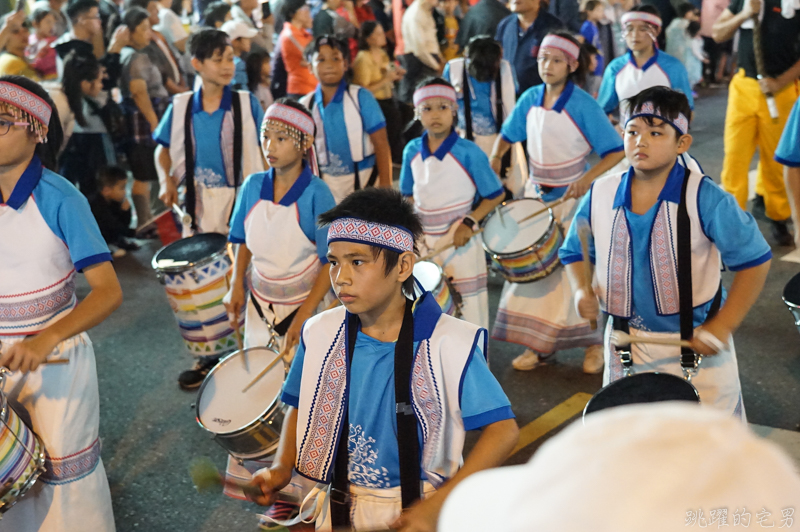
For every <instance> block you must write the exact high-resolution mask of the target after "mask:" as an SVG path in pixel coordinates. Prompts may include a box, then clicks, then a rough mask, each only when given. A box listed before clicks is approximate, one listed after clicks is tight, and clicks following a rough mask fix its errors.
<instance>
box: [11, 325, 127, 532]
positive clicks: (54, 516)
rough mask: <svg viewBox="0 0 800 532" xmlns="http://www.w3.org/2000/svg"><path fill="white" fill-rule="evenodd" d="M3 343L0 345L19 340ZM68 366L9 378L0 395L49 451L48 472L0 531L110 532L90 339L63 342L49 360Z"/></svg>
mask: <svg viewBox="0 0 800 532" xmlns="http://www.w3.org/2000/svg"><path fill="white" fill-rule="evenodd" d="M22 340H23V338H22V337H12V338H3V340H2V341H3V346H4V347H7V346H9V345H11V344H14V343H17V342H20V341H22ZM49 358H51V359H55V358H61V359H69V364H64V365H42V366H39V368H38V369H37V370H36V371H33V372H31V373H27V374H22V373H20V372H14V373H13V374H11V375H10V376H7V377H6V379H5V383H4V386H3V392H4V394H5V395H6V397H7V398H8V399H9V400H10V401H15V402H17V403H18V404H19V405H20V406H21V407H22V409H24V412H23V411H22V409H19V410H18V411H19V413H20V414H21V416H23V417H24V416H25V413H26V412H27V415H28V416H29V418H30V427H31V428H32V429H33V431H34V432H36V434H38V435H39V437H41V438H42V441H43V442H44V445H45V447H46V449H47V457H48V463H47V465H48V470H47V472H46V473H45V474H44V475H42V477H40V478H39V480H38V481H37V482H36V484H35V485H34V487H33V488H32V489H31V490H30V491H29V492H28V493H27V494H26V495H25V496H24V497H22V499H20V501H19V502H17V504H16V505H15V506H14V507H13V508H11V509H10V510H9V511H8V512H6V513H5V514H4V515H3V518H2V520H0V532H37V531H38V532H88V531H91V532H113V531H114V530H115V527H114V515H113V512H112V509H111V492H110V490H109V487H108V479H107V478H106V472H105V469H104V468H103V462H102V461H101V460H100V455H99V453H100V441H99V438H98V431H99V422H100V402H99V393H98V389H97V369H96V367H95V357H94V350H93V349H92V343H91V341H90V340H89V336H88V335H87V334H86V333H81V334H79V335H77V336H74V337H72V338H70V339H68V340H65V341H63V342H61V343H60V344H59V345H58V347H57V348H56V349H55V350H54V351H53V354H52V355H51V356H50V357H49Z"/></svg>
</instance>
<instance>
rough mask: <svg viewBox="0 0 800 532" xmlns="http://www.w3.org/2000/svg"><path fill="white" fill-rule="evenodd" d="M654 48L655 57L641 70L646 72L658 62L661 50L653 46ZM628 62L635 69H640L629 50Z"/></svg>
mask: <svg viewBox="0 0 800 532" xmlns="http://www.w3.org/2000/svg"><path fill="white" fill-rule="evenodd" d="M653 48H654V49H653V52H654V53H653V57H651V58H650V59H648V60H647V62H646V63H645V64H644V65H642V68H641V69H640V70H642V71H645V70H647V69H648V68H650V67H651V66H653V65H655V64H656V62H657V61H658V54H659V50H658V48H657V47H656V46H655V45H653ZM628 62H629V63H630V64H632V65H633V66H634V67H636V68H639V65H637V64H636V59H634V58H633V52H631V51H630V50H628Z"/></svg>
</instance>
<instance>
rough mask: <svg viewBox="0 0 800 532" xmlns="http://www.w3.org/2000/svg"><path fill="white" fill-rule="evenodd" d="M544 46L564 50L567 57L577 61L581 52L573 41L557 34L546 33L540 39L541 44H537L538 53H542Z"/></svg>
mask: <svg viewBox="0 0 800 532" xmlns="http://www.w3.org/2000/svg"><path fill="white" fill-rule="evenodd" d="M545 48H555V49H556V50H561V51H562V52H564V53H565V54H566V55H567V57H568V58H570V59H572V60H573V61H577V60H578V57H579V56H580V53H581V48H580V46H578V45H577V44H575V43H574V42H572V41H570V40H569V39H565V38H564V37H559V36H558V35H547V36H545V38H544V39H542V44H541V45H540V46H539V55H541V54H542V52H543V51H544V49H545Z"/></svg>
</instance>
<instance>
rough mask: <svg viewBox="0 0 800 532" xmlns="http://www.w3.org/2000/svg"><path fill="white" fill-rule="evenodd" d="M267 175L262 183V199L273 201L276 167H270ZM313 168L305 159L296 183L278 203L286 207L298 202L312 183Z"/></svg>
mask: <svg viewBox="0 0 800 532" xmlns="http://www.w3.org/2000/svg"><path fill="white" fill-rule="evenodd" d="M266 174H267V175H266V177H265V178H264V182H263V183H262V184H261V199H263V200H266V201H272V202H273V203H274V201H273V199H274V197H275V188H274V183H275V169H274V168H270V169H269V170H267V171H266ZM311 177H312V176H311V169H310V168H309V167H308V164H307V163H306V162H305V161H303V170H302V171H301V172H300V175H299V176H297V179H296V180H295V182H294V184H293V185H292V186H291V187H289V191H288V192H287V193H286V194H284V196H283V197H282V198H281V200H280V201H279V202H278V205H282V206H284V207H288V206H289V205H291V204H293V203H296V202H297V200H298V199H300V196H302V195H303V192H305V190H306V188H308V185H309V184H310V183H311Z"/></svg>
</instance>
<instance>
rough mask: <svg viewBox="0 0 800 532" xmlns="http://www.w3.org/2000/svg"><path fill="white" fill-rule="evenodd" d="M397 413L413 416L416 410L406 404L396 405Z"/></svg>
mask: <svg viewBox="0 0 800 532" xmlns="http://www.w3.org/2000/svg"><path fill="white" fill-rule="evenodd" d="M395 413H397V414H403V415H406V416H411V415H413V414H414V408H412V406H411V405H409V404H406V403H395Z"/></svg>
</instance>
